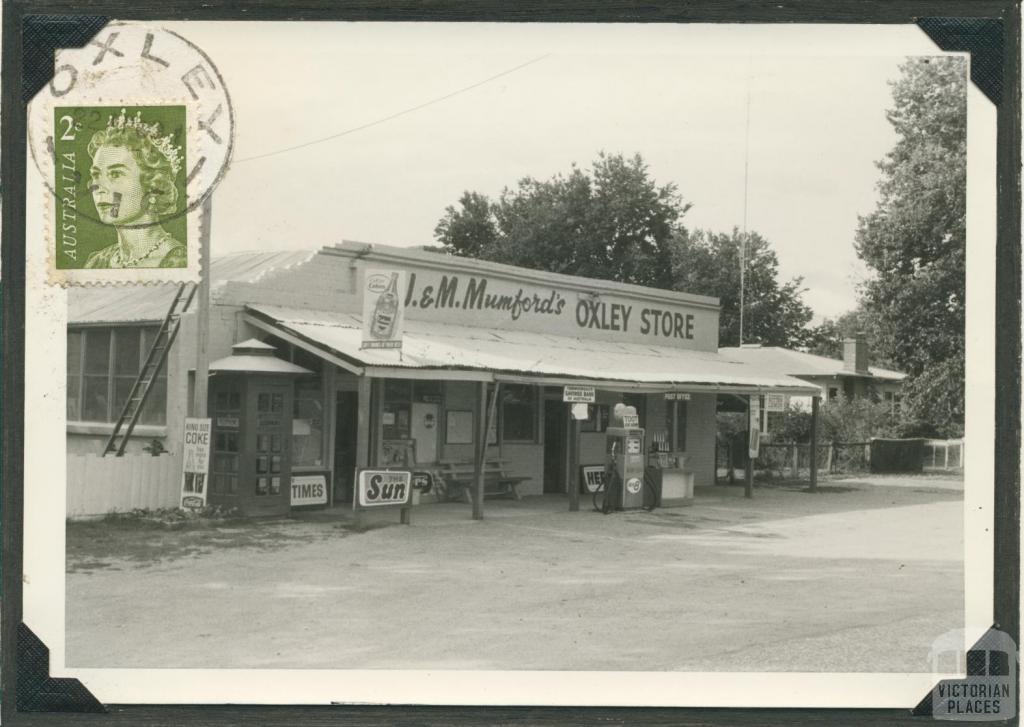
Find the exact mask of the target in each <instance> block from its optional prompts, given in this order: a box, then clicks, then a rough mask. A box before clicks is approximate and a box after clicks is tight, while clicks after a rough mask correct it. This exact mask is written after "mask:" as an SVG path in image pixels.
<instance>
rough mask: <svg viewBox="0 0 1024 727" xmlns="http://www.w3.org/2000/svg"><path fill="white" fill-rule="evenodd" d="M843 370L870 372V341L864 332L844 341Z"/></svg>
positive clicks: (861, 372) (858, 372) (860, 372)
mask: <svg viewBox="0 0 1024 727" xmlns="http://www.w3.org/2000/svg"><path fill="white" fill-rule="evenodd" d="M843 370H844V371H850V372H852V373H856V374H866V373H868V342H867V340H866V339H865V338H864V334H863V333H860V332H858V333H855V334H853V338H847V339H845V340H844V341H843Z"/></svg>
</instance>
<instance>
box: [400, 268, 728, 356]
mask: <svg viewBox="0 0 1024 727" xmlns="http://www.w3.org/2000/svg"><path fill="white" fill-rule="evenodd" d="M405 283H406V284H405V286H404V287H401V289H402V290H404V295H403V298H402V303H403V304H404V306H405V313H407V314H410V315H413V316H414V317H416V318H418V319H423V320H438V321H443V322H452V323H460V324H462V323H465V324H470V325H474V326H480V327H488V326H494V327H497V328H511V329H518V330H535V331H543V332H546V333H555V334H558V335H571V336H580V335H582V336H584V337H591V338H601V339H609V340H627V341H634V342H637V343H656V344H659V345H666V344H667V345H673V346H679V347H682V348H695V349H702V350H716V349H717V343H718V326H717V325H716V324H714V321H715V320H716V316H717V313H716V312H715V311H714V310H713V308H712V307H711V306H709V305H707V303H701V302H689V301H684V300H679V301H674V300H669V299H667V298H670V297H672V294H666V295H659V296H658V298H659V299H658V300H652V299H650V298H649V297H645V296H642V295H637V294H632V295H630V294H626V293H615V292H611V291H607V292H601V293H595V292H593V291H591V292H584V291H581V290H579V289H577V288H575V287H573V288H567V287H559V286H557V285H551V284H546V283H544V282H540V281H537V280H524V279H521V278H520V277H518V276H501V275H472V274H458V273H457V274H452V273H450V272H444V271H438V270H423V269H420V270H411V271H409V272H408V275H407V276H406V278H405Z"/></svg>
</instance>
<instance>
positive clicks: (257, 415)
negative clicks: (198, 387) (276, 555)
mask: <svg viewBox="0 0 1024 727" xmlns="http://www.w3.org/2000/svg"><path fill="white" fill-rule="evenodd" d="M231 351H232V353H231V355H230V356H228V357H226V358H222V359H218V360H217V361H214V362H212V363H211V364H210V398H209V401H210V405H209V406H210V417H211V418H212V419H213V457H212V459H211V462H210V491H209V498H208V500H209V503H210V504H211V505H222V506H224V507H234V508H238V510H239V512H241V513H242V514H243V515H257V516H258V515H285V514H287V513H288V510H289V508H290V506H291V504H290V502H291V501H290V497H289V493H290V483H291V435H292V408H293V397H294V390H295V386H294V378H293V377H295V376H302V375H307V374H312V373H313V372H312V371H310V370H309V369H306V368H303V367H302V366H297V365H296V364H293V363H290V362H288V361H284V360H282V359H279V358H277V357H276V356H275V355H274V352H275V349H274V347H273V346H270V345H268V344H266V343H263V342H262V341H258V340H256V339H255V338H252V339H249V340H248V341H242V342H241V343H236V344H235V345H234V346H232V347H231Z"/></svg>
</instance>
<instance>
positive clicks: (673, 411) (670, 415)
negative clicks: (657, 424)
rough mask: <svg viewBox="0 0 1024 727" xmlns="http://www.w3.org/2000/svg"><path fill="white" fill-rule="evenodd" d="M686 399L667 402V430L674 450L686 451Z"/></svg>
mask: <svg viewBox="0 0 1024 727" xmlns="http://www.w3.org/2000/svg"><path fill="white" fill-rule="evenodd" d="M688 403H689V402H686V401H666V402H665V431H666V432H667V433H668V443H669V448H670V450H671V451H673V452H685V451H686V405H687V404H688Z"/></svg>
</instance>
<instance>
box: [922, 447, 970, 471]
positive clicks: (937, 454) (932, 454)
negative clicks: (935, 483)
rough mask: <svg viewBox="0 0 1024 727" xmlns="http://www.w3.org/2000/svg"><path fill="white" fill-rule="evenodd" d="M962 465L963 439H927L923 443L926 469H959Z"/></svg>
mask: <svg viewBox="0 0 1024 727" xmlns="http://www.w3.org/2000/svg"><path fill="white" fill-rule="evenodd" d="M963 467H964V440H962V439H928V440H925V443H924V468H925V469H926V470H939V471H946V470H960V469H963Z"/></svg>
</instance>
